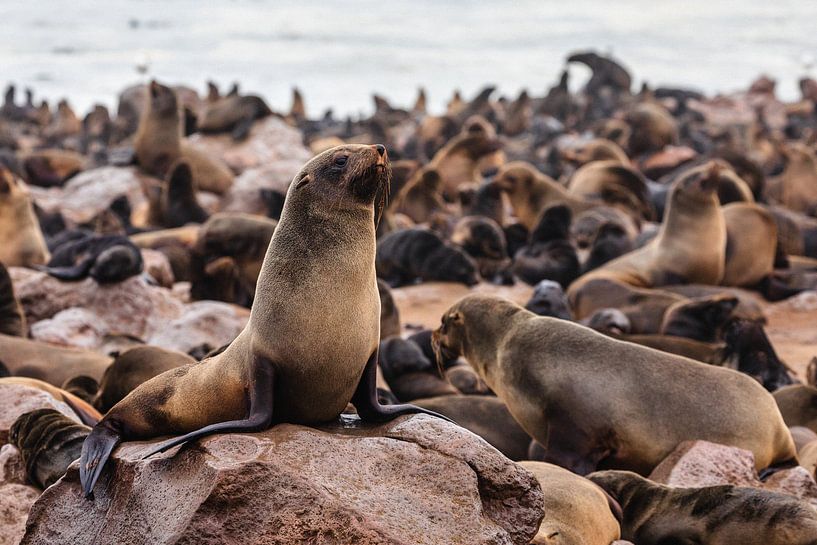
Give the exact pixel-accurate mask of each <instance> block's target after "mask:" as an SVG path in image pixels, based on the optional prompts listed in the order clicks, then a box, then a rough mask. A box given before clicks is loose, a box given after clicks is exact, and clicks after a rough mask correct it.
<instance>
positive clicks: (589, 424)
mask: <svg viewBox="0 0 817 545" xmlns="http://www.w3.org/2000/svg"><path fill="white" fill-rule="evenodd" d="M434 342H435V347H436V351H437V352H438V353H441V354H447V355H449V356H455V355H463V356H464V357H465V359H466V360H467V361H468V363H470V364H471V366H472V367H474V369H475V370H476V371H477V372H478V373H479V375H480V376H481V377H482V378H483V380H485V382H486V383H487V384H488V386H489V387H490V388H491V389H492V390H493V391H494V392H496V394H497V395H498V396H499V398H500V399H502V400H503V401H504V402H505V403H506V404H507V405H508V410H510V411H511V414H513V415H514V418H516V419H517V421H518V422H519V423H520V424H521V425H522V427H523V428H524V429H525V431H527V432H528V433H529V434H530V435H531V436H532V437H533V438H534V439H536V440H537V441H539V442H540V443H541V444H542V445H544V446H545V449H546V458H545V460H544V461H546V462H551V463H556V464H558V465H560V466H562V467H565V468H567V469H570V470H572V471H574V472H576V473H579V474H580V475H583V474H586V473H589V472H591V471H593V470H595V468H597V467H614V468H621V469H631V470H635V471H638V472H639V473H643V474H647V473H649V472H650V471H652V469H653V468H654V467H655V466H656V465H657V464H659V463H660V462H661V461H662V460H663V459H664V458H665V457H666V456H667V455H668V454H669V453H670V452H671V451H672V450H673V449H674V448H675V447H676V446H677V445H678V444H679V443H681V442H682V441H687V440H697V439H701V440H706V441H712V442H715V443H721V444H725V445H732V446H737V447H740V448H743V449H746V450H750V451H752V452H753V453H754V455H755V464H756V466H757V468H758V469H762V468H765V467H768V466H770V465H775V464H780V463H784V462H791V461H792V460H795V459H796V452H795V449H794V443H793V441H792V439H791V435H790V434H789V431H788V428H786V426H785V424H784V423H783V418H782V417H781V416H780V413H779V411H777V410H776V407H775V405H774V400H773V399H772V398H771V397H770V395H769V394H768V393H767V392H766V391H765V390H764V389H763V387H762V386H760V385H759V384H758V383H757V382H755V381H754V380H752V379H751V378H749V377H747V376H745V375H742V374H740V373H738V372H735V371H733V370H731V369H722V368H717V367H712V366H709V365H706V364H703V363H699V362H695V361H693V360H689V359H686V358H682V357H678V356H674V355H672V354H666V353H663V352H659V351H656V350H652V349H650V348H646V347H643V346H638V345H635V344H632V343H626V342H621V341H617V340H614V339H611V338H609V337H606V336H604V335H601V334H599V333H596V332H595V331H592V330H590V329H588V328H585V327H583V326H580V325H577V324H573V323H570V322H566V321H564V320H558V319H555V318H549V317H541V316H536V315H535V314H533V313H532V312H529V311H527V310H525V309H523V308H522V307H520V306H518V305H516V304H514V303H512V302H510V301H507V300H504V299H501V298H499V297H492V296H485V295H469V296H466V297H464V298H463V299H461V300H460V301H459V302H457V303H455V304H454V305H453V306H452V307H451V308H450V309H449V310H448V311H447V312H446V313H445V314H444V315H443V317H442V325H441V326H440V327H439V328H438V329H437V330H436V331H435V333H434ZM646 376H649V377H651V380H649V381H644V380H643V377H646ZM678 384H683V385H684V389H683V390H682V391H681V390H678V389H677V385H678ZM727 407H728V410H727V409H726V408H727ZM633 414H638V415H641V416H640V417H639V418H637V419H634V418H633V417H632V415H633ZM656 429H661V430H662V433H661V434H660V435H656V434H655V433H654V430H656Z"/></svg>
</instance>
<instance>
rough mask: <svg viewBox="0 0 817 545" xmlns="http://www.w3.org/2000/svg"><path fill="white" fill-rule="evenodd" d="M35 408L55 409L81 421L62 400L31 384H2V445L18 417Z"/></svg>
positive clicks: (0, 404) (0, 416) (0, 390)
mask: <svg viewBox="0 0 817 545" xmlns="http://www.w3.org/2000/svg"><path fill="white" fill-rule="evenodd" d="M35 409H55V410H57V411H59V412H61V413H62V414H64V415H65V416H69V417H71V418H74V419H76V420H77V422H79V418H78V417H77V415H76V413H75V412H74V411H73V410H72V409H71V407H69V406H68V404H66V403H63V402H62V401H57V400H56V399H54V397H53V396H52V395H51V394H49V393H47V392H44V391H43V390H40V389H39V388H32V387H30V386H23V385H21V384H0V445H3V444H5V443H7V442H8V439H9V429H10V428H11V425H12V424H14V421H15V420H17V417H18V416H20V415H21V414H23V413H27V412H29V411H33V410H35Z"/></svg>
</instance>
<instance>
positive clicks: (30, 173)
mask: <svg viewBox="0 0 817 545" xmlns="http://www.w3.org/2000/svg"><path fill="white" fill-rule="evenodd" d="M21 162H22V165H23V171H24V172H25V178H26V182H28V183H29V184H31V185H36V186H40V187H62V186H63V185H64V184H65V182H66V181H67V180H68V178H70V177H71V176H73V175H74V174H77V173H78V172H81V171H82V170H84V169H85V168H86V167H87V161H86V159H85V157H83V156H82V155H80V154H79V153H77V152H75V151H70V150H62V149H45V150H38V151H31V152H28V153H26V154H25V155H23V157H22V158H21Z"/></svg>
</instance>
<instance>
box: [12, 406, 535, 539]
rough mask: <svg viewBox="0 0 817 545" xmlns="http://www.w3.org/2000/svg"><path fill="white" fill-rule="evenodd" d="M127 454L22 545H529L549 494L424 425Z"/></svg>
mask: <svg viewBox="0 0 817 545" xmlns="http://www.w3.org/2000/svg"><path fill="white" fill-rule="evenodd" d="M150 446H151V444H149V443H125V444H124V445H123V446H122V447H120V448H119V449H118V450H117V451H116V452H115V454H114V456H113V463H112V464H111V465H110V466H109V469H106V470H105V472H104V473H103V475H102V478H101V479H100V481H99V483H98V484H97V486H96V489H95V494H96V498H95V500H94V501H93V503H91V502H89V501H88V500H86V499H84V498H83V497H82V493H81V490H80V485H79V471H78V465H77V464H73V465H72V466H71V467H70V468H69V470H68V472H67V474H66V475H65V476H64V477H63V478H62V479H61V480H60V481H59V482H57V483H56V484H55V485H54V486H52V487H50V488H49V489H48V490H46V491H45V493H44V494H43V495H42V496H41V497H40V499H39V500H38V501H37V502H36V503H35V504H34V506H33V507H32V509H31V512H30V515H29V519H28V523H27V527H26V534H25V536H24V538H23V540H22V543H23V544H27V545H33V544H57V543H87V544H102V543H113V542H117V543H130V544H134V545H137V544H147V543H150V544H170V543H173V544H185V543H196V544H201V545H207V544H216V543H219V544H220V543H253V544H257V545H265V544H297V543H321V544H332V543H338V544H348V543H356V544H387V543H409V542H411V543H428V544H436V545H443V544H448V543H452V544H453V543H469V544H479V543H491V544H520V545H522V544H527V543H528V542H529V541H530V540H531V539H532V538H533V536H534V535H535V534H536V531H537V529H538V526H539V522H540V520H541V519H542V517H543V515H544V512H543V494H542V490H541V488H540V487H539V485H538V484H537V482H536V480H535V478H534V477H533V475H531V474H530V473H529V472H528V471H526V470H525V469H523V468H521V467H520V466H518V465H516V464H514V463H513V462H511V461H510V460H508V459H507V458H505V457H503V456H502V455H501V454H499V452H497V451H496V450H495V449H493V448H492V447H490V446H489V445H488V444H487V443H485V442H484V441H483V440H481V439H479V438H478V437H477V436H475V435H473V434H471V433H470V432H468V431H466V430H464V429H462V428H460V427H458V426H454V425H452V424H450V423H448V422H445V421H442V420H438V419H434V418H431V417H428V416H424V415H416V416H410V417H402V418H399V419H397V420H395V421H393V422H390V423H387V424H383V425H379V426H368V425H366V426H363V425H361V424H360V421H359V420H358V419H357V418H356V417H344V419H343V420H342V421H339V422H338V423H337V424H333V425H329V426H325V427H322V428H320V429H315V428H309V427H304V426H296V425H290V424H281V425H278V426H275V427H273V428H271V429H270V430H267V431H265V432H261V433H255V434H226V435H216V436H212V437H209V438H205V439H203V440H201V441H199V442H197V443H195V444H193V445H191V446H187V447H182V448H181V449H172V450H171V451H169V452H168V453H164V454H162V455H158V456H154V457H152V458H149V459H147V460H141V457H142V455H143V454H144V453H145V452H146V451H147V449H148V448H150Z"/></svg>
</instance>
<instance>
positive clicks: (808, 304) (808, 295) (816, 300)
mask: <svg viewBox="0 0 817 545" xmlns="http://www.w3.org/2000/svg"><path fill="white" fill-rule="evenodd" d="M783 304H785V306H787V307H789V308H790V309H791V310H793V311H795V312H814V311H815V310H817V291H804V292H802V293H798V294H797V295H795V296H794V297H790V298H788V299H786V301H785V302H784V303H783Z"/></svg>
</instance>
